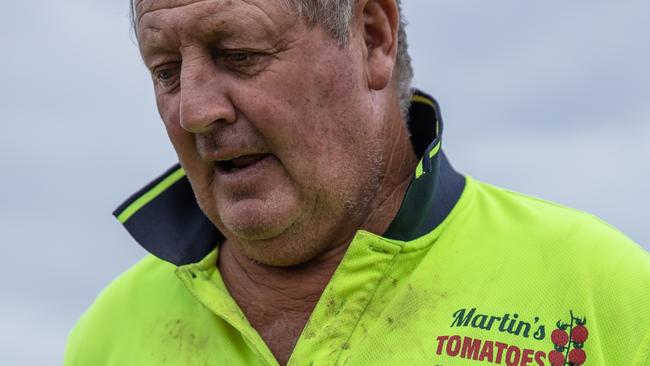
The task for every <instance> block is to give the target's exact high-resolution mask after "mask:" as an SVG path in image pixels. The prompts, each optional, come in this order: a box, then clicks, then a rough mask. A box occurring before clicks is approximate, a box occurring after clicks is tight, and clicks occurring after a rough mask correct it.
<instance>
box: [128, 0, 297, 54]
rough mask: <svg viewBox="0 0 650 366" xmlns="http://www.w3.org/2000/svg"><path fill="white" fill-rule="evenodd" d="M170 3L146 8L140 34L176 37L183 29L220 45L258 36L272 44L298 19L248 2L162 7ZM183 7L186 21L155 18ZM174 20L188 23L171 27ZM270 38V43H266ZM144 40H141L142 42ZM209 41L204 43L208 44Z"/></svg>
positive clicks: (169, 16)
mask: <svg viewBox="0 0 650 366" xmlns="http://www.w3.org/2000/svg"><path fill="white" fill-rule="evenodd" d="M147 1H148V0H140V3H138V4H139V5H140V4H147ZM152 1H153V0H152ZM173 1H174V0H172V2H173ZM205 2H207V4H205V5H203V6H201V7H196V8H192V6H193V5H196V4H199V3H205ZM169 3H170V1H168V0H166V1H160V2H158V3H156V4H157V6H156V7H153V6H152V5H151V4H149V5H148V7H147V9H148V11H147V12H145V13H143V14H142V15H139V17H140V20H139V22H140V23H142V24H141V25H140V28H141V29H142V33H147V30H148V29H155V30H156V31H157V32H161V33H163V34H164V35H167V34H166V32H167V31H172V32H173V33H174V34H175V33H176V31H178V30H181V29H183V28H184V29H186V30H188V29H192V32H190V33H189V34H188V35H189V36H190V37H191V38H195V37H198V38H199V39H201V38H204V37H208V38H210V39H212V40H223V41H225V40H226V39H240V40H245V39H248V40H251V39H259V37H258V36H260V35H263V37H264V38H266V39H267V40H268V41H271V42H273V43H274V44H275V43H277V42H280V38H282V35H283V34H284V33H285V31H286V30H287V28H289V27H290V26H292V25H294V24H295V21H296V19H297V18H298V17H296V16H295V14H290V13H289V12H287V11H286V9H284V8H281V7H271V9H265V8H264V6H263V5H262V4H260V2H259V1H257V2H256V1H251V0H239V1H219V0H216V1H215V0H199V1H197V0H193V1H187V0H176V3H177V4H180V3H184V4H185V5H179V6H173V7H165V6H163V5H165V4H167V5H168V4H169ZM183 7H187V10H181V11H185V12H187V15H188V16H187V17H176V16H173V14H172V13H169V14H167V12H165V13H164V14H160V15H158V14H156V12H159V11H161V10H172V9H174V10H176V9H179V8H183ZM274 10H275V11H274ZM230 11H234V13H230ZM291 15H293V16H291ZM150 17H153V19H155V20H154V21H150V20H149V19H148V18H150ZM145 19H146V20H145ZM176 19H181V21H187V20H189V23H188V24H174V23H175V21H176ZM182 33H184V32H181V33H179V34H176V36H174V37H173V38H174V39H176V38H177V37H181V38H185V37H183V35H182ZM185 33H186V32H185ZM164 35H163V36H158V37H155V38H154V40H161V39H163V38H164ZM167 36H169V35H167ZM213 37H216V38H213ZM269 37H270V38H272V39H273V40H271V39H269ZM147 38H148V37H143V40H144V39H147ZM208 38H205V39H206V40H207V39H208ZM178 41H180V39H178ZM154 46H155V44H154Z"/></svg>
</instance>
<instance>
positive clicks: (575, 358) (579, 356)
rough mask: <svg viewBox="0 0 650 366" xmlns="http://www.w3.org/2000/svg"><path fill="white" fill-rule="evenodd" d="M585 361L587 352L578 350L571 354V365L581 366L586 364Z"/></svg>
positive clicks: (572, 351)
mask: <svg viewBox="0 0 650 366" xmlns="http://www.w3.org/2000/svg"><path fill="white" fill-rule="evenodd" d="M585 360H587V354H586V353H585V351H583V350H581V349H579V348H576V349H572V350H571V352H569V362H570V363H572V364H574V365H578V366H579V365H582V364H583V363H585Z"/></svg>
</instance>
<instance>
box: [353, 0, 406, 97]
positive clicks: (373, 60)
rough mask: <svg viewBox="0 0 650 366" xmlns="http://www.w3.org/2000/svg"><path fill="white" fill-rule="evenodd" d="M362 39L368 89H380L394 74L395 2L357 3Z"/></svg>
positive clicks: (395, 39) (372, 1)
mask: <svg viewBox="0 0 650 366" xmlns="http://www.w3.org/2000/svg"><path fill="white" fill-rule="evenodd" d="M359 5H360V6H362V8H361V9H359V8H358V9H357V11H358V12H357V14H360V15H361V22H362V24H361V25H362V27H361V28H362V29H361V32H362V33H363V39H364V42H365V50H366V62H367V67H368V70H367V74H368V86H369V87H370V88H371V89H374V90H382V89H384V88H386V87H387V86H388V84H389V83H390V80H391V78H392V75H393V68H394V67H395V59H396V55H397V32H398V30H399V9H398V7H397V3H396V0H364V1H360V4H359Z"/></svg>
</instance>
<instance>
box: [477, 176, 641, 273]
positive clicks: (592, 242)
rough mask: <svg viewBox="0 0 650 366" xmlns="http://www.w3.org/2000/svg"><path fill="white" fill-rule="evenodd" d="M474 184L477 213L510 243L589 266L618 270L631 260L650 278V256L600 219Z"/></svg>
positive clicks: (536, 199) (564, 207)
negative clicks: (606, 266) (578, 261)
mask: <svg viewBox="0 0 650 366" xmlns="http://www.w3.org/2000/svg"><path fill="white" fill-rule="evenodd" d="M473 185H474V187H475V189H474V190H475V192H474V193H475V194H474V197H473V206H474V207H473V208H472V209H473V210H474V214H476V215H478V216H480V219H481V221H483V222H485V226H491V227H492V229H494V230H501V231H504V232H507V235H513V236H514V238H516V239H517V242H516V243H514V242H511V243H510V244H516V245H518V246H520V247H522V248H523V249H532V248H533V247H535V248H538V249H540V250H547V251H551V252H555V253H557V254H563V255H565V256H568V257H569V258H574V259H577V258H580V259H581V260H583V261H584V260H588V261H590V262H591V264H603V265H604V264H606V263H609V264H611V265H614V266H617V265H620V264H621V261H631V262H634V263H637V264H639V266H640V268H639V269H640V270H641V271H642V272H643V271H645V273H646V274H648V275H650V255H649V254H648V252H646V251H645V250H644V249H643V248H641V247H640V246H639V245H638V244H636V243H635V242H633V241H632V240H631V239H630V238H628V237H627V236H626V235H625V234H623V233H621V232H620V231H619V230H617V229H616V228H614V227H613V226H611V225H609V224H608V223H606V222H605V221H603V220H601V219H600V218H598V217H596V216H594V215H591V214H588V213H585V212H583V211H580V210H576V209H573V208H569V207H566V206H563V205H560V204H557V203H554V202H550V201H546V200H543V199H539V198H535V197H531V196H527V195H524V194H521V193H517V192H513V191H510V190H506V189H502V188H498V187H495V186H492V185H489V184H486V183H481V182H476V181H473ZM486 229H487V228H486ZM601 269H602V268H601Z"/></svg>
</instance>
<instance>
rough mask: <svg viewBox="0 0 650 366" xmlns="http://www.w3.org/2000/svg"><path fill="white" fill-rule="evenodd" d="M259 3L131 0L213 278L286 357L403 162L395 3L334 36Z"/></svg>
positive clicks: (395, 198) (391, 209) (399, 190)
mask: <svg viewBox="0 0 650 366" xmlns="http://www.w3.org/2000/svg"><path fill="white" fill-rule="evenodd" d="M280 3H281V2H278V1H267V0H141V1H138V2H136V4H135V6H136V22H137V27H138V43H139V46H140V51H141V54H142V57H143V60H144V62H145V64H146V66H147V67H148V68H149V70H150V71H151V74H152V78H153V81H154V89H155V95H156V101H157V105H158V110H159V112H160V116H161V118H162V120H163V121H164V124H165V128H166V129H167V133H168V135H169V138H170V140H171V142H172V144H173V146H174V148H175V150H176V152H177V154H178V157H179V160H180V162H181V164H182V166H183V168H184V169H185V171H186V173H187V176H188V178H189V180H190V183H191V184H192V188H193V190H194V193H195V195H196V198H197V201H198V203H199V205H200V207H201V209H202V210H203V212H204V213H205V214H206V215H207V216H208V218H209V219H210V220H211V221H212V222H213V223H214V225H215V226H216V227H217V228H218V229H219V230H220V231H221V233H222V234H223V235H224V237H225V240H224V242H222V243H221V245H220V249H219V257H218V263H217V264H216V265H217V266H218V268H219V270H220V272H221V274H222V277H223V279H224V282H225V283H226V286H227V287H228V290H229V291H230V293H231V295H232V296H233V298H234V299H235V301H236V302H237V303H238V304H239V306H240V307H241V309H242V311H243V312H244V314H245V315H246V316H247V318H248V320H249V321H250V323H251V325H252V326H253V327H254V328H255V329H256V330H257V331H258V332H259V333H260V335H261V336H262V339H264V341H265V342H266V344H267V345H268V346H269V348H270V350H271V352H273V354H274V355H275V357H276V358H277V359H278V362H279V363H280V364H282V365H284V364H286V363H287V361H288V359H289V357H290V355H291V351H292V350H293V348H294V345H295V343H296V341H297V339H298V337H299V336H300V333H301V331H302V329H303V328H304V326H305V324H306V322H307V320H308V318H309V315H310V314H311V312H312V310H313V308H314V306H315V305H316V303H317V302H318V299H319V298H320V296H321V294H322V292H323V290H324V288H325V286H326V285H327V283H328V282H329V280H330V278H331V276H332V275H333V273H334V271H335V270H336V268H337V266H338V264H339V263H340V261H341V259H342V258H343V256H344V254H345V251H346V250H347V247H348V245H349V244H350V241H351V240H352V238H353V236H354V235H355V233H356V232H357V231H358V230H360V229H363V230H367V231H370V232H373V233H376V234H383V233H384V231H385V230H386V229H387V228H388V226H389V225H390V223H391V221H392V220H393V218H394V217H395V215H396V214H397V211H398V210H399V207H400V204H401V202H402V200H403V197H404V194H405V192H406V190H407V188H408V184H409V182H410V180H411V177H412V174H413V171H414V169H415V165H416V164H417V158H416V156H415V154H414V152H413V150H412V147H411V144H410V140H409V136H408V131H407V129H406V124H405V123H404V121H403V120H402V118H401V116H400V107H399V92H398V90H397V85H396V84H397V83H396V79H397V77H396V75H395V74H394V68H395V55H396V49H397V31H398V23H399V22H398V20H399V14H398V9H397V5H396V4H395V1H394V0H360V1H359V2H358V3H357V7H356V13H355V16H354V18H353V20H352V23H351V25H350V34H349V40H348V44H347V45H346V46H343V47H342V46H341V45H340V44H338V43H337V42H336V41H335V40H334V39H332V37H331V36H330V35H329V34H328V33H327V32H325V31H324V30H323V29H322V28H321V27H320V26H318V25H316V26H314V27H310V26H309V25H307V24H306V23H305V21H304V19H303V18H302V17H300V16H299V15H296V14H295V13H294V12H292V11H291V10H290V9H287V8H286V7H284V6H282V5H281V4H280Z"/></svg>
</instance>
